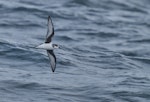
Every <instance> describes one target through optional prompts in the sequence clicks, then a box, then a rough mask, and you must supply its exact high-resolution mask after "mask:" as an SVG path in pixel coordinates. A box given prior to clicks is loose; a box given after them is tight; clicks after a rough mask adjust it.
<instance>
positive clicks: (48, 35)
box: [45, 16, 54, 43]
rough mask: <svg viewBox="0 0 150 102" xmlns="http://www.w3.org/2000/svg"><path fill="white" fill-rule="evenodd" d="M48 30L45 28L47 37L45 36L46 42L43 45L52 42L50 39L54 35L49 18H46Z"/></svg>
mask: <svg viewBox="0 0 150 102" xmlns="http://www.w3.org/2000/svg"><path fill="white" fill-rule="evenodd" d="M47 25H48V28H47V35H46V40H45V43H50V42H51V40H52V37H53V35H54V27H53V22H52V19H51V17H50V16H48V23H47Z"/></svg>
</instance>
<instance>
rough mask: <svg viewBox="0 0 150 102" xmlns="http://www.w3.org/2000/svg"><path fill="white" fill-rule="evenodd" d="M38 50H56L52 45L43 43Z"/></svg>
mask: <svg viewBox="0 0 150 102" xmlns="http://www.w3.org/2000/svg"><path fill="white" fill-rule="evenodd" d="M36 48H38V49H44V50H53V49H54V47H53V44H52V43H43V44H41V45H39V46H37V47H36Z"/></svg>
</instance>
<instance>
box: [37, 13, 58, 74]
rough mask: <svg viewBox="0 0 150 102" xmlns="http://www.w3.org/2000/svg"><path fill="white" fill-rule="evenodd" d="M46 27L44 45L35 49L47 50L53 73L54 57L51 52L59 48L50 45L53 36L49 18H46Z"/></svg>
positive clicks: (54, 66)
mask: <svg viewBox="0 0 150 102" xmlns="http://www.w3.org/2000/svg"><path fill="white" fill-rule="evenodd" d="M47 25H48V29H47V35H46V40H45V43H44V44H41V45H39V46H37V47H36V48H39V49H44V50H47V54H48V57H49V60H50V65H51V69H52V72H54V71H55V69H56V57H55V54H54V52H53V50H54V49H58V48H59V46H58V45H57V44H53V43H52V37H53V36H54V26H53V23H52V19H51V17H50V16H48V23H47Z"/></svg>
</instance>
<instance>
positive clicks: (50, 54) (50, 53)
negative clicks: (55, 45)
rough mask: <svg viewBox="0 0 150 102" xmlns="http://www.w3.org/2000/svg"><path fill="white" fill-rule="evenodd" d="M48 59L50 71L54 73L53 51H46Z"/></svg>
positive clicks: (54, 60) (54, 59)
mask: <svg viewBox="0 0 150 102" xmlns="http://www.w3.org/2000/svg"><path fill="white" fill-rule="evenodd" d="M47 54H48V57H49V59H50V65H51V69H52V71H53V72H54V71H55V68H56V57H55V54H54V52H53V50H47Z"/></svg>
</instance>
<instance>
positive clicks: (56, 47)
mask: <svg viewBox="0 0 150 102" xmlns="http://www.w3.org/2000/svg"><path fill="white" fill-rule="evenodd" d="M52 46H53V48H54V49H59V48H60V47H59V45H57V44H53V45H52Z"/></svg>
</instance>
